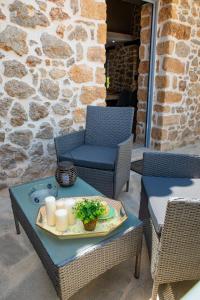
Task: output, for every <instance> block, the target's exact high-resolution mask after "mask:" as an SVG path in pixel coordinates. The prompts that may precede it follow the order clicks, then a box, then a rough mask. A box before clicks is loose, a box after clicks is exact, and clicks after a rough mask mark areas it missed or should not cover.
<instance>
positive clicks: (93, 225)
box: [83, 220, 97, 231]
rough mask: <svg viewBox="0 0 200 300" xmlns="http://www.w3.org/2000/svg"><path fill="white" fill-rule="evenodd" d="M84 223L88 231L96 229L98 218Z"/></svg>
mask: <svg viewBox="0 0 200 300" xmlns="http://www.w3.org/2000/svg"><path fill="white" fill-rule="evenodd" d="M83 225H84V228H85V230H86V231H94V230H95V228H96V225H97V220H92V221H90V222H89V223H86V224H84V223H83Z"/></svg>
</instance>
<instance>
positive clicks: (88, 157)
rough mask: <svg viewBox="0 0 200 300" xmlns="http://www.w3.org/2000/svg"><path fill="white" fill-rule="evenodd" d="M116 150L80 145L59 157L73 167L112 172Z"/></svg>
mask: <svg viewBox="0 0 200 300" xmlns="http://www.w3.org/2000/svg"><path fill="white" fill-rule="evenodd" d="M116 155H117V148H112V147H101V146H93V145H81V146H80V147H78V148H76V149H73V150H71V151H70V152H66V153H65V154H62V155H61V156H60V159H61V160H70V161H72V162H73V163H74V164H75V165H77V166H80V167H86V168H93V169H100V170H114V168H115V160H116Z"/></svg>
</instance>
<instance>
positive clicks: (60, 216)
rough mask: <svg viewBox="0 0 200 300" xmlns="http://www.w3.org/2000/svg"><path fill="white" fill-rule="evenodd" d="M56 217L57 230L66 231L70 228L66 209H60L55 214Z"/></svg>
mask: <svg viewBox="0 0 200 300" xmlns="http://www.w3.org/2000/svg"><path fill="white" fill-rule="evenodd" d="M55 216H56V230H58V231H62V232H63V231H65V230H66V229H67V227H68V218H67V211H66V209H58V210H56V212H55Z"/></svg>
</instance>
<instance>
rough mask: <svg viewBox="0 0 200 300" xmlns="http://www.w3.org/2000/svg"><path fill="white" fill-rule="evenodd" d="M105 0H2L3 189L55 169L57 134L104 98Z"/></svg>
mask: <svg viewBox="0 0 200 300" xmlns="http://www.w3.org/2000/svg"><path fill="white" fill-rule="evenodd" d="M105 19H106V5H105V1H104V0H101V1H94V0H49V1H39V0H35V1H33V0H20V1H19V0H5V1H1V2H0V70H1V75H0V165H1V169H0V187H5V186H7V185H10V184H13V183H17V182H22V181H28V180H30V179H32V178H34V177H38V176H40V177H41V176H44V175H45V174H46V173H47V172H49V171H53V170H54V168H55V162H56V158H55V149H54V143H53V137H55V136H58V135H60V134H64V133H66V132H70V131H73V130H78V129H79V128H81V127H82V126H83V125H84V120H85V108H86V105H88V104H94V105H102V104H103V103H104V99H105V87H104V82H105V75H104V73H105V72H104V62H105V49H104V44H105V41H106V24H105Z"/></svg>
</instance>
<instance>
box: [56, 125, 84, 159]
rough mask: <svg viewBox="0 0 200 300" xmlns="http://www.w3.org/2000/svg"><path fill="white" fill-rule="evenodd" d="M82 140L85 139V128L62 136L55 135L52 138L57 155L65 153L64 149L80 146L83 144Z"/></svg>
mask: <svg viewBox="0 0 200 300" xmlns="http://www.w3.org/2000/svg"><path fill="white" fill-rule="evenodd" d="M84 141H85V130H80V131H76V132H72V133H69V134H66V135H63V136H59V137H56V138H55V139H54V142H55V147H56V154H57V157H59V155H61V154H63V153H65V152H66V151H69V150H72V149H74V148H76V147H79V146H81V145H82V144H84Z"/></svg>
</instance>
